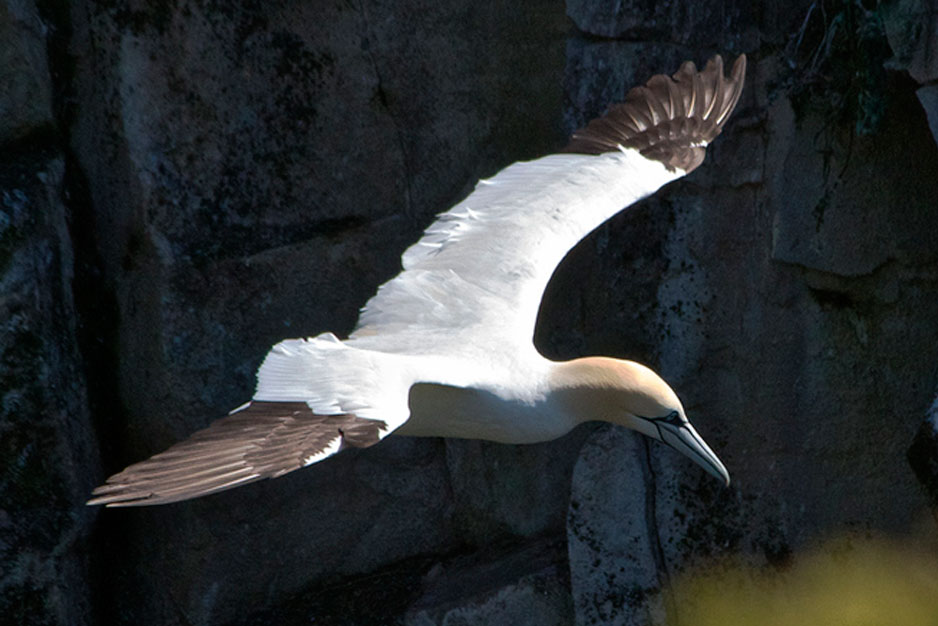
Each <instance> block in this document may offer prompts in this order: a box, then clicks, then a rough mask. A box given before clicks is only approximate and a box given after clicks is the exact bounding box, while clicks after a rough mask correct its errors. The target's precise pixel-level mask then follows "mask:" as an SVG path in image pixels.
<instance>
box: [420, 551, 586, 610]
mask: <svg viewBox="0 0 938 626" xmlns="http://www.w3.org/2000/svg"><path fill="white" fill-rule="evenodd" d="M480 557H481V558H480ZM424 588H425V592H424V594H423V596H422V597H421V598H420V599H418V600H417V601H416V602H415V603H414V604H413V606H412V607H411V609H410V610H409V611H408V613H407V615H406V617H405V620H404V623H405V624H407V625H408V626H430V625H432V624H452V625H454V626H455V625H465V626H471V625H474V624H478V625H479V626H483V625H486V624H544V625H545V626H561V625H566V624H570V623H571V622H572V621H573V611H572V606H571V602H570V591H569V589H570V580H569V572H568V570H567V566H566V554H565V550H564V546H563V541H562V540H554V541H544V540H536V541H533V542H529V543H527V544H522V545H521V546H520V547H519V548H515V549H512V550H509V551H507V552H506V551H504V550H498V549H491V548H490V549H486V550H482V551H480V553H479V554H476V555H473V557H471V558H456V559H453V560H451V561H449V562H446V563H445V564H444V563H438V564H437V565H435V566H434V567H433V568H432V569H431V570H430V571H429V572H428V573H427V575H426V576H425V578H424Z"/></svg>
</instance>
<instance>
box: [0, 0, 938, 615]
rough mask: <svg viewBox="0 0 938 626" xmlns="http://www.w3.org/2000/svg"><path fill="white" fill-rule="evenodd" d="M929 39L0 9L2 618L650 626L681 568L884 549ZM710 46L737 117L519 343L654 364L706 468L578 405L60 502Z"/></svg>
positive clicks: (217, 12)
mask: <svg viewBox="0 0 938 626" xmlns="http://www.w3.org/2000/svg"><path fill="white" fill-rule="evenodd" d="M936 33H938V11H936V8H935V6H934V5H933V4H932V3H931V2H928V1H927V0H925V1H916V0H899V1H894V2H889V3H879V2H873V1H865V2H861V1H859V0H857V1H848V0H817V1H815V2H808V1H807V0H805V1H801V2H781V1H765V2H758V1H757V2H753V1H751V0H739V1H736V0H728V1H726V2H719V3H717V2H684V1H676V2H658V1H656V2H650V1H645V0H631V1H628V0H626V1H624V2H617V3H612V2H599V1H596V0H569V1H568V2H567V4H566V6H565V5H564V4H563V3H561V2H548V1H546V0H535V1H531V0H529V1H524V2H521V1H519V2H500V1H488V0H482V1H480V0H454V1H451V2H442V3H441V2H437V1H435V0H432V1H431V0H405V1H391V0H386V1H385V0H379V1H374V0H350V1H348V2H340V1H336V2H325V1H319V0H316V1H305V2H300V1H293V2H290V1H267V2H260V1H256V0H255V1H246V2H215V1H211V0H201V1H197V2H188V3H183V2H174V1H170V0H163V1H159V2H142V1H140V2H120V1H110V0H99V1H94V0H76V1H75V2H63V1H61V0H0V622H3V623H10V624H63V625H65V624H68V625H80V624H93V623H101V624H173V625H177V624H178V625H183V624H193V625H203V624H238V625H240V624H265V623H271V624H306V623H315V624H398V623H405V624H408V625H415V626H416V625H419V626H423V625H428V624H440V623H444V621H445V623H447V624H451V625H452V624H508V623H517V624H521V623H526V624H545V625H553V624H557V625H559V624H571V623H577V624H591V623H616V624H644V623H648V622H649V621H651V622H654V623H660V622H661V621H662V620H663V619H664V615H665V614H666V613H667V614H670V616H671V618H672V619H674V618H676V617H680V615H679V614H680V606H681V603H680V601H679V600H680V599H679V598H677V599H676V598H675V597H674V596H673V594H671V592H667V591H662V589H664V588H666V585H667V583H668V582H669V581H670V580H671V579H672V578H673V577H674V576H676V575H677V574H678V573H679V572H681V571H684V570H685V569H687V568H688V567H691V566H698V565H701V564H706V563H708V562H710V561H711V560H712V559H715V558H718V557H724V556H728V555H733V556H737V557H739V558H741V559H742V560H743V561H744V562H746V563H749V564H751V565H754V566H757V567H765V568H767V569H769V570H773V569H784V568H785V567H786V566H787V564H788V563H789V562H790V561H791V560H792V558H795V556H793V555H797V554H798V553H799V552H800V551H801V550H803V549H807V548H810V547H811V546H812V545H814V544H816V543H818V542H820V541H822V540H824V539H825V538H828V537H831V536H836V535H840V534H843V533H853V534H857V535H860V536H862V535H870V534H886V535H889V536H894V537H903V536H906V535H908V534H910V533H912V532H913V530H914V529H915V528H917V527H919V526H920V525H922V524H923V520H925V521H926V522H927V520H929V499H928V497H927V496H926V492H925V490H923V489H922V486H921V485H920V483H919V482H918V480H917V479H916V475H915V473H914V472H913V471H912V468H911V467H910V465H909V463H908V460H907V450H908V448H909V446H910V444H911V443H912V441H913V438H914V436H915V433H916V430H917V429H919V427H920V426H921V425H922V424H923V420H925V418H926V414H927V412H928V411H929V407H930V405H931V403H932V401H933V400H934V398H935V392H936V385H938V370H936V366H938V148H936V134H938V133H936V131H938V84H936V81H938V55H936V51H938V34H936ZM715 53H721V54H723V55H724V57H725V58H727V59H728V60H731V59H734V58H735V57H736V56H737V55H738V54H740V53H746V54H747V55H748V57H749V71H748V75H747V86H746V90H745V92H744V94H743V97H742V99H741V101H740V103H739V106H738V108H737V111H736V113H735V115H734V117H733V118H732V119H731V121H730V123H729V124H728V127H727V128H726V130H725V131H724V133H723V135H722V136H721V137H720V138H719V139H718V140H717V141H716V143H715V144H714V145H713V146H712V147H711V148H710V149H709V154H708V157H707V161H706V162H705V163H704V165H703V166H702V167H701V168H700V169H699V170H697V171H695V172H694V173H693V174H692V175H690V176H688V177H687V178H685V179H682V180H681V181H679V182H677V183H675V184H673V185H671V186H669V187H668V188H667V189H666V190H664V191H663V192H662V193H659V194H658V195H657V196H655V197H654V198H653V199H650V200H648V201H646V202H644V203H642V204H640V205H637V206H635V207H633V208H631V209H630V210H629V211H627V212H625V213H624V214H622V215H620V216H618V217H617V218H615V219H613V220H612V221H611V222H610V223H609V224H607V225H605V226H603V227H602V228H600V229H599V230H598V231H597V232H595V233H593V235H591V236H590V237H589V238H587V239H586V240H585V241H584V242H583V243H582V244H581V245H579V246H578V247H577V248H576V249H575V250H574V251H573V252H572V253H571V254H570V255H569V257H568V258H567V259H566V261H565V262H564V264H563V265H562V266H561V267H560V269H559V270H558V272H557V274H556V275H555V278H554V281H553V282H552V283H551V285H550V287H549V288H548V292H547V295H546V298H545V301H544V305H543V307H542V312H541V319H540V324H539V329H538V333H537V343H538V346H539V347H540V348H541V350H542V351H543V352H544V353H545V354H546V355H548V356H551V357H553V358H572V357H575V356H581V355H586V354H607V355H612V356H619V357H629V358H634V359H638V360H642V361H644V362H646V363H649V364H650V365H652V366H654V367H655V368H656V369H658V370H659V371H660V372H661V373H662V374H663V376H664V377H665V379H667V380H668V381H669V382H670V383H671V384H672V386H673V387H674V388H675V389H676V390H677V392H678V393H679V395H680V396H681V397H682V399H683V401H684V404H685V406H686V408H687V411H688V414H689V415H690V417H691V419H692V420H693V421H694V422H695V423H696V425H697V427H698V429H699V430H700V431H701V432H702V434H703V435H704V436H705V437H706V438H707V440H708V441H709V443H710V444H711V446H712V447H713V448H714V449H715V450H716V451H717V452H718V454H719V455H720V456H721V457H722V458H723V460H724V461H725V463H726V465H727V467H728V468H729V470H730V472H731V474H732V476H733V485H732V487H731V488H729V489H724V488H722V487H721V486H720V485H719V484H718V483H717V481H715V480H713V479H712V478H711V477H709V476H707V475H705V474H704V473H703V472H702V471H701V470H700V469H699V468H697V467H696V466H694V465H692V464H691V463H690V462H688V461H687V460H686V459H684V458H683V457H680V456H679V455H677V454H675V453H673V452H672V451H670V450H668V449H666V448H664V447H663V446H660V445H656V444H653V443H649V442H648V441H646V440H644V439H641V438H639V437H637V436H634V435H632V434H631V433H628V432H626V431H624V430H622V429H618V428H614V427H610V426H595V425H588V426H583V427H580V428H578V429H577V430H576V431H574V432H573V433H571V434H570V435H568V436H567V437H565V438H563V439H561V440H558V441H555V442H552V443H549V444H544V445H534V446H502V445H497V444H489V443H483V442H469V441H444V440H412V439H408V438H391V439H389V440H387V441H386V442H384V443H382V444H381V445H380V446H377V447H375V448H372V449H369V450H364V451H354V452H350V453H345V454H343V455H341V456H340V457H338V458H335V459H332V460H329V461H328V462H325V463H323V464H321V465H318V466H317V467H315V468H313V469H310V470H305V471H301V472H297V473H295V474H291V475H289V476H287V477H284V478H282V479H279V480H276V481H269V482H263V483H260V484H254V485H250V486H247V487H244V488H241V489H237V490H235V491H231V492H227V493H224V494H220V495H216V496H212V497H208V498H204V499H200V500H196V501H192V502H187V503H181V504H175V505H170V506H166V507H156V508H145V509H137V510H103V509H100V508H86V507H84V506H83V502H84V500H85V499H86V498H87V496H88V494H89V492H90V490H91V489H92V488H93V487H94V486H95V485H96V484H98V483H100V482H101V481H102V480H103V479H104V478H105V476H106V475H108V474H110V473H112V472H115V471H117V470H119V469H121V468H122V467H123V466H124V465H126V464H128V463H130V462H133V461H137V460H140V459H142V458H144V457H146V456H148V455H150V454H153V453H155V452H158V451H160V450H162V449H163V448H165V447H167V446H168V445H170V444H172V443H173V442H175V441H177V440H179V439H181V438H184V437H185V436H187V435H188V434H190V433H191V432H192V431H194V430H196V429H197V428H199V427H201V426H204V425H206V424H207V423H208V422H209V421H211V420H212V419H214V418H216V417H219V416H221V415H223V414H224V413H225V412H227V411H228V410H230V409H231V408H233V407H235V406H238V405H240V404H241V403H243V402H244V401H245V400H247V399H248V398H249V397H250V396H251V394H252V391H253V381H254V372H255V369H256V367H257V366H258V364H259V362H260V360H261V359H262V358H263V356H264V354H265V353H266V351H267V350H268V348H269V347H270V346H271V345H272V344H273V343H275V342H277V341H278V340H280V339H282V338H285V337H296V336H307V335H315V334H317V333H320V332H322V331H326V330H331V331H334V332H336V333H337V334H340V335H341V334H344V333H347V332H348V331H350V330H351V328H352V327H353V325H354V323H355V320H356V316H357V310H358V307H360V306H361V305H362V304H363V303H364V302H365V300H366V299H367V298H368V297H369V296H370V295H371V294H372V293H373V292H374V291H375V289H376V287H377V286H378V285H379V284H380V283H382V282H383V281H385V280H387V279H388V278H390V277H391V276H393V275H394V274H396V273H397V272H398V271H399V269H400V266H399V256H400V254H401V252H402V251H403V249H404V248H405V247H406V246H407V245H408V244H410V243H412V242H413V241H414V240H416V238H417V237H418V236H419V233H420V232H421V231H422V229H423V228H425V227H426V226H428V225H429V224H430V222H431V221H432V219H433V216H434V215H435V214H436V213H438V212H440V211H443V210H445V209H447V208H448V207H449V206H450V205H452V204H453V203H454V202H456V201H457V200H459V199H460V198H461V197H463V196H464V195H465V194H466V193H468V192H469V190H471V188H472V186H473V185H474V183H475V181H476V180H477V179H479V178H480V177H487V176H491V175H492V174H494V173H495V172H497V171H498V170H499V169H501V168H502V167H504V166H506V165H508V164H509V163H511V162H513V161H516V160H519V159H530V158H535V157H538V156H541V155H544V154H547V153H550V152H552V151H555V150H557V149H559V148H560V147H561V146H562V145H563V143H564V141H565V138H566V137H567V136H568V134H569V133H570V132H571V131H572V130H573V129H575V128H576V127H578V126H580V125H582V124H584V123H585V122H586V121H587V120H589V119H590V118H591V117H593V116H596V115H598V114H600V113H602V111H603V110H604V109H605V107H606V106H607V105H608V104H609V103H611V102H614V101H615V100H617V99H620V98H621V97H622V96H623V94H624V92H625V91H626V89H627V88H628V87H629V86H631V85H634V84H637V83H641V82H644V81H645V80H646V79H647V78H648V77H650V76H651V75H652V74H654V73H660V72H663V71H666V72H673V71H675V70H676V69H677V67H678V66H679V64H680V63H681V62H682V61H683V60H685V59H692V60H694V61H696V62H697V63H698V64H702V63H703V62H704V61H705V60H706V59H707V58H709V57H710V56H711V55H713V54H715ZM929 114H930V115H931V116H932V120H931V121H932V125H931V126H929V118H928V115H929ZM923 432H925V431H924V430H923ZM936 449H938V448H935V447H932V448H929V447H928V446H927V445H924V446H921V449H920V450H919V452H920V458H924V459H925V464H926V465H927V460H928V458H931V459H932V460H933V459H934V456H932V457H929V456H928V455H929V454H931V455H935V454H936ZM921 455H924V456H921ZM933 462H934V461H933ZM933 521H934V520H931V522H932V525H931V526H930V532H932V533H934V531H935V527H934V525H933Z"/></svg>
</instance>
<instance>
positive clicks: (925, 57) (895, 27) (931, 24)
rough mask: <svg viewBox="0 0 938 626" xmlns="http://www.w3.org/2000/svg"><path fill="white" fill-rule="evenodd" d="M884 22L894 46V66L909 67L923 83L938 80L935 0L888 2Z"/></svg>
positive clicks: (907, 68)
mask: <svg viewBox="0 0 938 626" xmlns="http://www.w3.org/2000/svg"><path fill="white" fill-rule="evenodd" d="M881 12H882V15H883V26H884V29H885V31H886V36H887V37H888V38H889V45H890V46H891V47H892V51H893V55H894V56H893V58H892V60H891V61H890V65H891V66H892V67H895V68H898V69H903V70H905V71H907V72H908V73H909V74H910V75H911V76H912V78H914V79H915V80H916V81H917V82H918V83H919V84H923V85H924V84H925V83H928V82H931V81H934V80H938V55H936V54H935V50H936V49H938V7H936V6H935V2H934V0H899V1H898V2H890V3H887V4H884V5H883V7H882V9H881Z"/></svg>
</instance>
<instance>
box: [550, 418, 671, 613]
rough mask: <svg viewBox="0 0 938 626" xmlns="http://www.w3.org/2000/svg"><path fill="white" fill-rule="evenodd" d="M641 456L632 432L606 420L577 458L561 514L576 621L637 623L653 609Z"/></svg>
mask: <svg viewBox="0 0 938 626" xmlns="http://www.w3.org/2000/svg"><path fill="white" fill-rule="evenodd" d="M648 462H649V456H648V448H647V445H646V443H645V442H644V441H643V440H642V439H641V437H640V435H638V434H636V433H630V432H627V431H625V430H624V429H620V428H614V427H609V426H603V427H602V428H599V429H597V430H596V431H595V432H594V433H593V435H592V436H591V437H590V438H589V439H588V440H587V442H586V445H585V446H584V447H583V451H582V452H581V454H580V457H579V459H578V460H577V464H576V469H575V470H574V474H573V484H572V486H571V492H570V512H569V515H568V517H567V541H568V545H569V555H570V581H571V592H572V594H573V603H574V608H575V613H576V623H577V624H610V625H611V624H619V625H622V626H641V625H642V624H647V623H649V621H651V620H652V619H653V618H654V617H656V616H660V614H661V610H662V608H663V607H662V606H660V600H661V598H660V595H661V594H660V588H661V587H660V580H659V571H658V559H660V553H661V548H660V546H658V545H657V544H656V543H655V542H656V541H657V537H656V536H655V533H654V528H653V527H650V525H649V523H648V522H649V518H648V517H647V516H646V512H647V511H648V510H649V508H648V498H653V497H654V493H653V485H651V484H649V478H650V466H649V465H648Z"/></svg>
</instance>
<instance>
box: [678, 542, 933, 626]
mask: <svg viewBox="0 0 938 626" xmlns="http://www.w3.org/2000/svg"><path fill="white" fill-rule="evenodd" d="M674 593H675V599H676V601H677V606H678V607H680V609H679V611H678V612H679V614H680V623H682V624H694V626H936V625H938V551H936V550H935V549H934V548H933V547H931V546H925V545H924V544H915V545H912V544H898V543H895V542H890V541H885V540H875V541H870V540H867V541H862V542H857V541H848V540H842V541H839V542H835V543H829V544H826V545H824V546H822V547H820V548H818V549H816V550H814V551H812V552H810V553H809V554H807V555H804V556H802V557H800V558H797V557H796V558H795V559H794V560H793V562H792V563H791V565H790V566H788V567H787V568H785V569H784V570H781V571H778V570H774V571H771V572H768V573H767V572H765V571H764V570H756V569H754V568H751V567H740V566H734V565H731V564H727V563H724V564H722V565H720V566H718V567H712V568H711V569H709V570H708V571H706V572H698V573H697V574H695V575H690V576H688V577H687V578H685V579H683V580H681V581H680V582H679V583H678V584H677V585H675V588H674Z"/></svg>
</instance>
